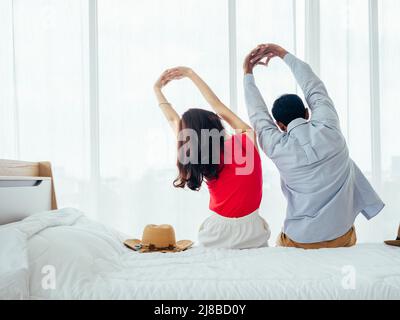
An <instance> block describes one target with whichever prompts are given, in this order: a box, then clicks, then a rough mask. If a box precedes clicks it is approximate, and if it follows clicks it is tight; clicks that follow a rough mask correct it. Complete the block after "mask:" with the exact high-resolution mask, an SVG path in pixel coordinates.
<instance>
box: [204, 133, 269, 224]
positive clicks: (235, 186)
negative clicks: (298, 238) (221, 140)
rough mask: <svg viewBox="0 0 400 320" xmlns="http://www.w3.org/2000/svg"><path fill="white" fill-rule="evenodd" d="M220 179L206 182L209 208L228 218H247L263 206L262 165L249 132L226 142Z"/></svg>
mask: <svg viewBox="0 0 400 320" xmlns="http://www.w3.org/2000/svg"><path fill="white" fill-rule="evenodd" d="M224 148H225V150H224V152H223V154H222V155H221V166H222V170H221V172H220V174H219V176H218V179H213V180H210V181H207V186H208V190H209V192H210V210H212V211H214V212H215V213H217V214H219V215H221V216H224V217H228V218H240V217H244V216H246V215H248V214H250V213H252V212H254V211H255V210H257V209H258V208H259V207H260V203H261V198H262V183H263V181H262V167H261V159H260V155H259V153H258V150H257V149H256V147H255V146H254V144H253V141H251V139H250V138H249V137H248V136H247V134H244V133H243V134H237V135H234V136H232V137H231V138H230V139H227V140H226V141H225V145H224Z"/></svg>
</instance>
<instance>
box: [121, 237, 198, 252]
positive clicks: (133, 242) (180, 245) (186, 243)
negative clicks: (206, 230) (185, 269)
mask: <svg viewBox="0 0 400 320" xmlns="http://www.w3.org/2000/svg"><path fill="white" fill-rule="evenodd" d="M141 243H142V241H141V240H139V239H128V240H125V241H124V245H125V246H127V247H128V248H129V249H132V250H134V251H137V252H142V253H143V252H161V253H167V252H180V251H184V250H186V249H189V248H190V247H191V246H192V245H193V241H190V240H180V241H177V242H176V247H175V248H174V249H163V250H148V249H147V248H142V249H140V250H136V249H135V246H137V245H139V244H141Z"/></svg>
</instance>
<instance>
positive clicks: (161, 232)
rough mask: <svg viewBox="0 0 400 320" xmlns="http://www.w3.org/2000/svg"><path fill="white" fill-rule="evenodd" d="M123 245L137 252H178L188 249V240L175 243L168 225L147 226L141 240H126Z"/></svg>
mask: <svg viewBox="0 0 400 320" xmlns="http://www.w3.org/2000/svg"><path fill="white" fill-rule="evenodd" d="M124 244H125V245H126V246H127V247H128V248H130V249H132V250H135V251H139V252H180V251H184V250H186V249H188V248H190V247H191V246H192V245H193V242H192V241H190V240H180V241H176V239H175V231H174V228H173V227H172V226H171V225H169V224H160V225H155V224H149V225H147V226H146V227H145V228H144V230H143V236H142V240H139V239H128V240H125V242H124Z"/></svg>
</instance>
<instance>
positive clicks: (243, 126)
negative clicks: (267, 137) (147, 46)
mask: <svg viewBox="0 0 400 320" xmlns="http://www.w3.org/2000/svg"><path fill="white" fill-rule="evenodd" d="M185 77H186V78H189V79H190V80H191V81H192V82H193V83H194V84H195V85H196V87H197V88H198V89H199V91H200V92H201V94H202V95H203V97H204V99H205V100H206V101H207V102H208V103H209V104H210V106H211V107H212V108H213V110H214V112H215V113H216V114H218V115H219V116H220V117H221V118H222V119H223V120H225V121H226V122H227V123H228V124H229V125H230V126H231V127H232V129H235V130H240V131H242V132H246V133H247V134H248V135H249V137H250V138H251V139H252V140H253V141H254V142H255V136H254V132H253V129H252V128H251V126H250V125H248V124H247V123H246V122H244V121H243V120H242V119H241V118H239V117H238V116H237V115H236V114H235V113H234V112H233V111H232V110H231V109H229V108H228V107H227V106H226V105H225V104H224V103H222V102H221V100H220V99H219V98H218V97H217V96H216V94H215V93H214V92H213V91H212V90H211V88H210V87H209V86H208V85H207V83H205V81H204V80H203V79H202V78H201V77H200V76H199V75H198V74H197V73H196V72H194V71H193V70H192V69H190V68H188V67H176V68H172V69H170V73H168V74H167V75H166V79H168V80H177V79H182V78H185Z"/></svg>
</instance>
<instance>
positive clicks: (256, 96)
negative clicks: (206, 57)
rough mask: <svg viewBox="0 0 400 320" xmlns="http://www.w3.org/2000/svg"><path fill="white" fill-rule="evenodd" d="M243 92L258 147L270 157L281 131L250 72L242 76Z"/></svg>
mask: <svg viewBox="0 0 400 320" xmlns="http://www.w3.org/2000/svg"><path fill="white" fill-rule="evenodd" d="M244 93H245V100H246V106H247V112H248V115H249V119H250V123H251V125H252V127H253V129H254V130H255V131H256V133H257V138H258V141H259V144H260V147H261V149H262V150H263V151H264V153H265V154H266V155H267V156H268V157H272V156H273V153H274V149H275V146H276V145H277V144H278V143H279V141H280V139H281V137H282V133H281V132H280V130H279V129H278V128H277V126H276V125H275V122H274V120H273V119H272V117H271V115H270V113H269V111H268V108H267V105H266V103H265V101H264V99H263V97H262V95H261V93H260V91H259V90H258V88H257V85H256V83H255V81H254V76H253V75H252V74H246V75H245V77H244Z"/></svg>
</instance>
